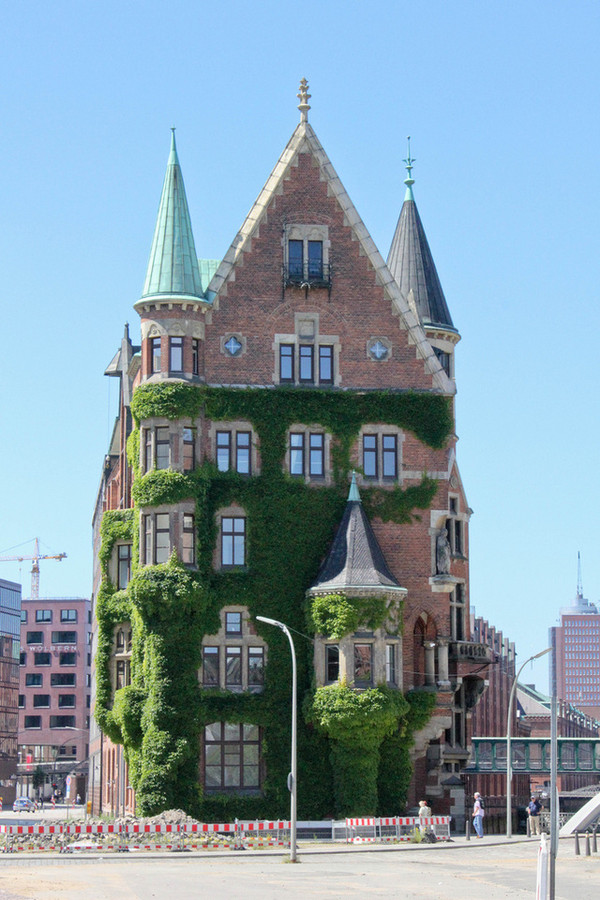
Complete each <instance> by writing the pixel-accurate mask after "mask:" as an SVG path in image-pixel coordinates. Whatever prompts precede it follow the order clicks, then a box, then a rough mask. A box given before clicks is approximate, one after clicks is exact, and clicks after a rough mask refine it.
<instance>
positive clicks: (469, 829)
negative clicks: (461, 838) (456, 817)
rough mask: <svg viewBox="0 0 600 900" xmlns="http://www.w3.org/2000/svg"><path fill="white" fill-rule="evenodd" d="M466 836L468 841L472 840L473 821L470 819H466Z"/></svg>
mask: <svg viewBox="0 0 600 900" xmlns="http://www.w3.org/2000/svg"><path fill="white" fill-rule="evenodd" d="M465 837H466V839H467V840H468V841H470V840H471V822H470V821H469V819H468V818H467V819H465Z"/></svg>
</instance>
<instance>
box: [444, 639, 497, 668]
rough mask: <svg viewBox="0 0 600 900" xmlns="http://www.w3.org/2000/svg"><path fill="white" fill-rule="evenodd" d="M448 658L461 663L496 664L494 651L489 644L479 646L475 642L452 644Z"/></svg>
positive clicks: (454, 642)
mask: <svg viewBox="0 0 600 900" xmlns="http://www.w3.org/2000/svg"><path fill="white" fill-rule="evenodd" d="M448 656H449V658H450V659H452V660H458V661H459V662H460V661H461V660H462V661H465V662H477V663H491V662H494V651H493V650H492V648H491V647H490V646H489V645H488V644H478V643H476V642H474V641H453V642H452V643H451V644H450V647H449V651H448Z"/></svg>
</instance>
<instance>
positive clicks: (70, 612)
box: [60, 609, 77, 622]
mask: <svg viewBox="0 0 600 900" xmlns="http://www.w3.org/2000/svg"><path fill="white" fill-rule="evenodd" d="M60 621H61V622H76V621H77V610H76V609H61V611H60Z"/></svg>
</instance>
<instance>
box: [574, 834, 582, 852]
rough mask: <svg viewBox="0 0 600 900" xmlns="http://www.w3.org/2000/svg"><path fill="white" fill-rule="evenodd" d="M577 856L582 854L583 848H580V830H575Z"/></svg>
mask: <svg viewBox="0 0 600 900" xmlns="http://www.w3.org/2000/svg"><path fill="white" fill-rule="evenodd" d="M575 856H581V850H580V849H579V832H578V831H576V832H575Z"/></svg>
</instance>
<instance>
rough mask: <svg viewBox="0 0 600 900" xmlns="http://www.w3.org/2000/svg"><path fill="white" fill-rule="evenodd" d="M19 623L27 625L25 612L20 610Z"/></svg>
mask: <svg viewBox="0 0 600 900" xmlns="http://www.w3.org/2000/svg"><path fill="white" fill-rule="evenodd" d="M21 623H22V624H23V625H27V610H26V609H22V610H21Z"/></svg>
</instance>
